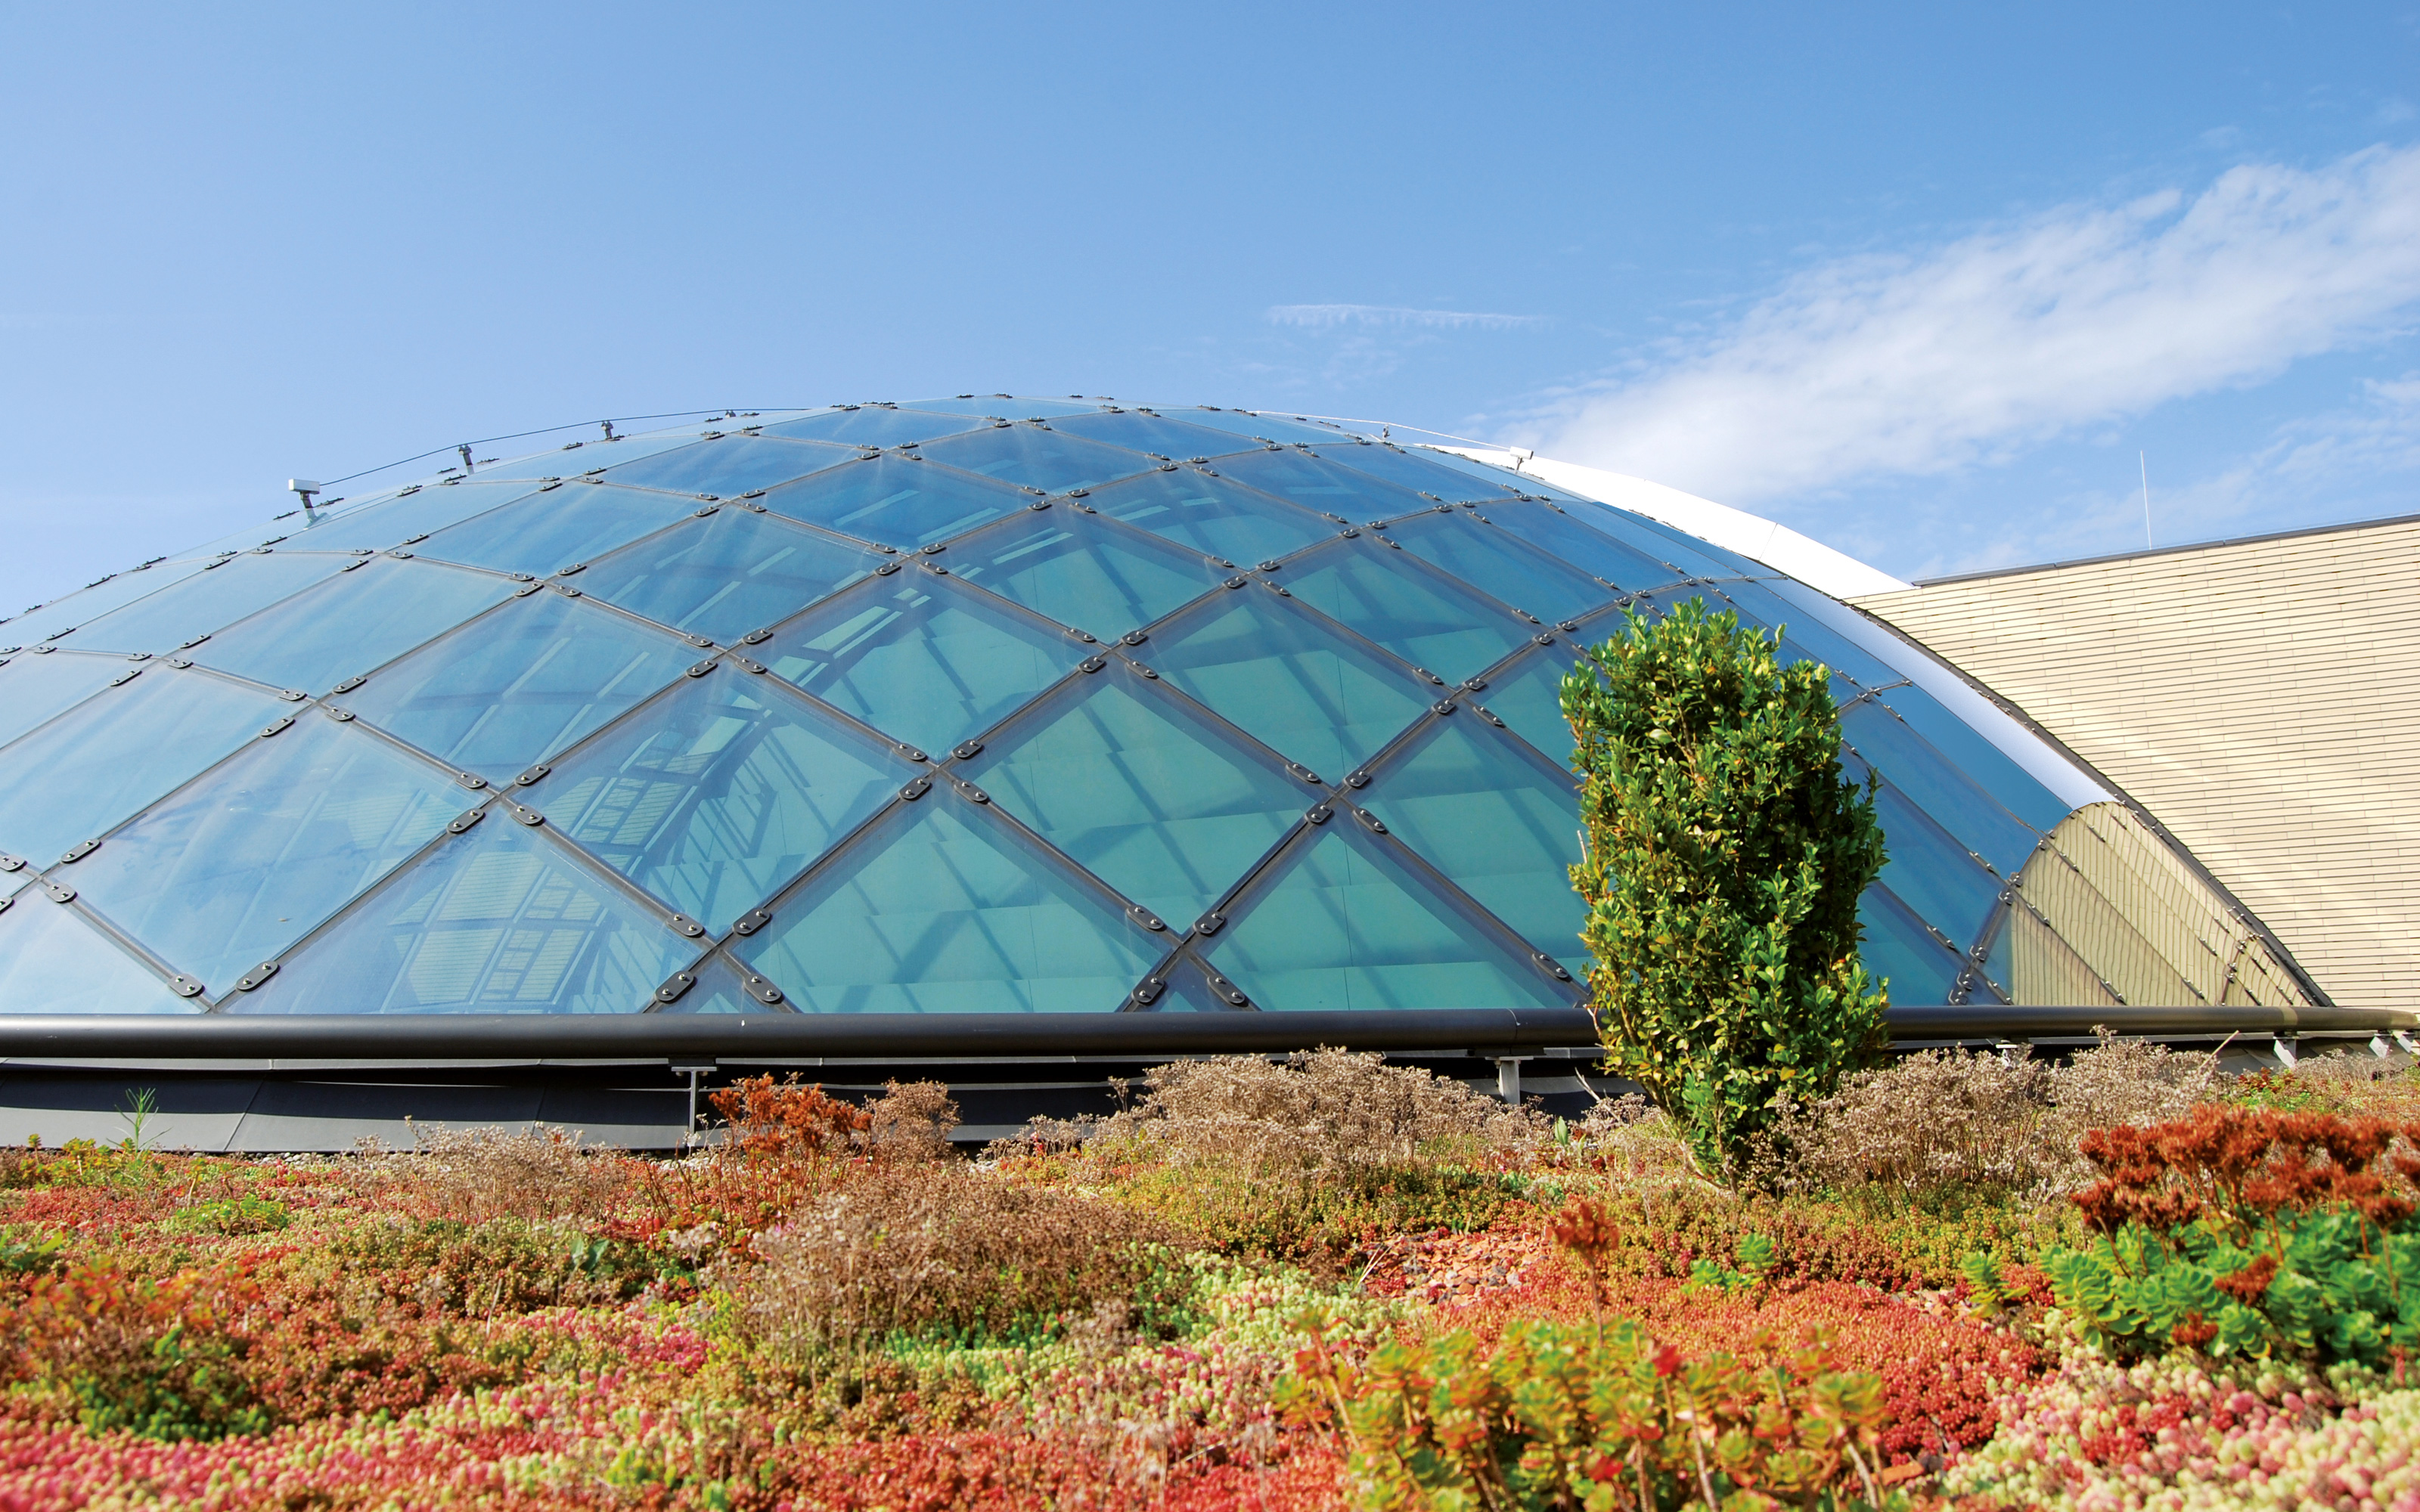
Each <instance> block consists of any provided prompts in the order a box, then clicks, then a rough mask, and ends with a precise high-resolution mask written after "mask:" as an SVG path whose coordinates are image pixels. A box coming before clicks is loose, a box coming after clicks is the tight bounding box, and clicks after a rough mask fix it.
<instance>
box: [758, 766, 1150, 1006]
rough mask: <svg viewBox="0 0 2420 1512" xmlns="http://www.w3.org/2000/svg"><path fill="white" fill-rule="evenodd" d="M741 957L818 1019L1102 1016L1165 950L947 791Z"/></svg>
mask: <svg viewBox="0 0 2420 1512" xmlns="http://www.w3.org/2000/svg"><path fill="white" fill-rule="evenodd" d="M859 843H860V845H861V847H862V850H861V852H860V853H859V856H853V857H852V859H853V860H855V862H856V864H855V865H854V866H853V867H849V868H845V869H835V871H836V873H839V874H835V875H832V876H830V877H818V878H816V879H815V880H814V882H812V883H811V884H810V885H809V886H808V887H806V888H804V889H802V890H801V891H800V892H799V894H797V895H796V896H793V897H790V898H785V899H783V901H782V903H781V904H780V905H779V906H778V907H777V908H776V909H775V910H774V914H773V922H772V923H771V924H770V925H768V926H767V927H766V928H765V929H763V930H761V931H760V932H758V933H754V934H752V935H749V936H747V937H746V938H744V939H742V940H740V941H739V942H738V943H737V945H736V946H734V947H733V949H735V950H736V952H737V954H738V956H739V957H740V959H741V960H743V961H745V962H746V963H747V964H749V965H751V966H753V967H754V968H755V969H756V970H758V971H760V972H762V973H763V974H765V975H766V976H768V977H769V978H771V979H772V980H774V981H775V982H776V983H778V984H779V985H780V986H781V988H782V990H783V992H785V993H787V994H788V995H789V996H790V999H791V1001H792V1002H794V1003H795V1004H796V1005H797V1006H798V1008H799V1011H801V1012H806V1013H1085V1012H1095V1013H1104V1012H1109V1011H1113V1010H1115V1009H1116V1008H1117V1007H1118V1005H1119V1004H1120V1003H1121V1002H1123V1001H1124V1000H1125V995H1126V994H1127V992H1128V991H1129V990H1131V989H1132V988H1133V986H1134V984H1135V983H1136V982H1137V981H1138V980H1140V979H1141V977H1142V975H1143V973H1144V972H1146V971H1148V970H1149V969H1150V968H1151V965H1152V963H1153V962H1155V961H1156V960H1157V959H1158V957H1159V955H1160V953H1161V951H1162V950H1163V949H1166V947H1167V945H1169V944H1171V943H1173V942H1172V941H1171V940H1170V938H1169V936H1168V935H1167V934H1166V933H1159V934H1151V933H1145V932H1144V931H1143V930H1141V929H1140V928H1138V927H1137V926H1135V925H1133V924H1131V923H1129V922H1128V921H1127V919H1126V918H1125V915H1124V914H1123V913H1122V912H1120V911H1119V910H1118V909H1117V908H1116V907H1115V906H1113V905H1112V904H1110V903H1109V902H1108V901H1107V900H1105V899H1102V898H1099V897H1097V896H1095V895H1094V894H1092V893H1090V892H1089V891H1087V890H1085V889H1084V888H1082V887H1079V886H1078V884H1076V883H1075V882H1073V881H1072V880H1070V879H1068V878H1066V877H1063V876H1062V875H1060V874H1059V872H1058V871H1057V869H1056V868H1054V867H1052V866H1051V865H1049V864H1048V863H1047V862H1046V861H1044V860H1042V859H1041V858H1039V857H1036V856H1029V855H1027V854H1025V852H1024V850H1023V848H1022V847H1021V846H1020V845H1019V844H1018V843H1017V842H1016V840H1015V839H1014V838H1013V837H1012V836H1011V835H1010V834H1009V833H1008V832H1007V831H1006V829H1005V828H1004V826H1002V825H1000V824H999V823H998V822H997V821H995V820H993V819H992V817H991V816H990V815H989V814H987V813H985V812H984V811H983V810H982V808H980V807H979V806H977V805H974V804H970V803H965V802H963V801H961V800H959V799H958V798H956V797H955V796H954V795H952V794H951V793H950V792H949V790H947V789H937V790H936V791H934V792H932V793H929V794H927V795H925V796H924V797H923V798H922V799H921V800H919V801H918V802H915V803H903V804H900V805H899V806H898V807H897V808H895V809H893V810H892V811H891V812H890V813H888V814H885V815H884V816H883V818H882V820H881V821H880V825H879V827H878V829H877V831H876V833H875V834H873V835H870V836H868V837H866V838H865V839H864V840H863V841H860V842H859Z"/></svg>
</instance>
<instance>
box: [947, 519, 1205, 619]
mask: <svg viewBox="0 0 2420 1512" xmlns="http://www.w3.org/2000/svg"><path fill="white" fill-rule="evenodd" d="M951 552H952V554H951V556H950V557H949V558H947V559H946V560H948V561H949V562H950V563H952V567H951V570H952V571H954V572H955V573H956V574H957V575H958V576H959V577H960V578H963V579H966V580H967V581H968V582H970V583H973V584H975V585H977V586H978V587H982V588H988V589H990V590H991V591H992V592H993V593H995V594H999V595H1000V596H1001V597H1002V598H1005V599H1007V600H1009V601H1010V602H1011V603H1016V604H1022V605H1023V606H1025V607H1026V608H1027V609H1032V610H1033V612H1035V613H1036V614H1039V615H1042V616H1043V617H1044V618H1046V619H1052V620H1056V621H1058V622H1059V623H1060V624H1062V625H1074V626H1076V627H1077V628H1078V629H1083V630H1090V631H1092V632H1093V634H1094V635H1096V636H1098V637H1100V638H1101V639H1102V640H1114V639H1115V638H1117V637H1118V636H1121V635H1124V634H1125V633H1126V632H1127V631H1128V630H1134V629H1140V628H1141V627H1142V626H1143V625H1149V624H1151V623H1152V622H1153V621H1155V620H1157V619H1158V618H1160V617H1161V616H1162V615H1164V614H1166V613H1168V612H1169V611H1170V610H1171V609H1175V608H1176V607H1177V606H1178V605H1180V604H1185V603H1188V602H1190V601H1191V600H1193V599H1196V598H1199V597H1201V596H1202V594H1205V593H1208V592H1209V591H1210V590H1212V589H1214V588H1216V587H1218V584H1219V583H1220V581H1221V580H1223V579H1222V574H1221V572H1220V571H1219V570H1218V569H1217V568H1214V567H1212V566H1211V565H1210V564H1209V563H1205V562H1203V561H1202V559H1201V558H1200V557H1198V556H1195V555H1193V554H1192V553H1191V552H1189V551H1181V550H1178V549H1177V548H1174V547H1171V546H1165V545H1162V544H1161V543H1160V542H1159V541H1158V540H1156V539H1155V538H1153V537H1151V536H1148V535H1137V534H1132V533H1129V532H1124V531H1118V530H1113V529H1110V528H1109V527H1106V526H1103V525H1101V524H1100V523H1099V522H1098V521H1096V520H1094V519H1093V518H1092V517H1089V516H1087V515H1085V514H1083V513H1082V512H1081V511H1079V510H1075V509H1069V508H1065V507H1063V506H1062V507H1056V508H1052V509H1049V510H1046V511H1044V512H1042V513H1040V514H1036V515H1029V516H1028V517H1026V518H1024V519H1022V520H1018V521H1016V522H1014V523H1012V524H1009V525H1004V526H1002V527H1001V528H1000V529H999V530H996V531H986V532H984V533H983V535H981V536H980V537H978V538H976V539H974V540H971V541H968V542H965V543H963V544H962V545H960V546H957V547H954V548H951Z"/></svg>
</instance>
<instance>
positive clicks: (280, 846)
mask: <svg viewBox="0 0 2420 1512" xmlns="http://www.w3.org/2000/svg"><path fill="white" fill-rule="evenodd" d="M467 806H468V797H467V795H465V794H464V793H463V791H462V790H461V789H460V788H458V787H456V786H455V785H454V784H453V783H452V782H450V781H448V780H447V779H446V777H445V774H444V773H443V772H442V771H439V770H437V769H436V768H434V767H431V766H429V765H427V764H425V763H422V762H418V761H415V760H413V759H412V758H411V757H409V756H406V755H404V754H402V753H401V752H399V751H396V750H395V749H393V748H390V747H389V746H388V745H387V744H386V743H385V742H383V741H380V740H379V739H377V738H376V737H374V736H371V735H367V734H365V733H361V732H360V731H359V730H357V729H354V728H351V727H349V726H347V725H342V724H339V723H337V722H336V721H334V720H333V719H326V718H321V717H318V716H316V715H315V716H313V717H307V718H304V719H302V720H300V721H298V722H297V723H296V724H295V726H294V727H293V728H292V729H291V730H288V731H287V733H284V734H282V735H280V736H278V737H276V738H275V739H271V740H256V741H254V742H252V743H251V745H250V747H249V748H246V749H244V750H242V751H240V753H238V755H237V756H236V757H235V758H234V759H233V760H232V761H229V762H227V763H225V764H224V765H222V766H220V767H219V768H218V769H217V770H215V771H212V772H210V773H209V774H208V775H207V776H205V777H203V778H202V779H200V780H199V781H197V782H194V783H193V784H191V785H190V786H188V787H186V788H185V789H184V790H183V791H182V792H180V793H178V794H177V795H175V796H174V797H171V798H169V799H168V800H166V801H165V802H163V803H160V804H156V805H154V806H153V807H152V809H151V810H150V811H149V812H147V813H146V814H144V815H143V817H142V818H140V819H138V820H136V821H135V822H134V823H133V824H131V825H127V826H126V827H125V828H124V829H122V830H120V831H118V832H117V833H116V834H115V835H112V836H111V837H109V841H108V842H107V843H105V844H104V845H102V846H101V849H99V850H98V851H95V852H93V853H92V854H91V855H90V856H87V857H85V859H84V860H82V861H79V862H77V863H76V865H75V866H74V868H73V869H72V870H73V872H74V878H75V884H76V887H77V889H78V890H79V891H80V892H82V893H83V895H84V897H85V902H86V903H89V904H90V905H91V906H92V907H93V908H95V909H96V910H98V911H99V912H100V913H101V914H102V915H103V916H104V917H106V918H108V919H109V920H110V921H111V922H112V923H114V924H116V926H117V927H118V928H119V929H122V930H124V931H125V932H126V933H129V934H131V935H132V936H133V937H134V938H136V939H138V940H140V941H142V942H143V944H144V946H145V948H146V949H149V950H150V951H151V953H152V954H153V955H155V956H158V957H159V958H160V959H161V960H163V961H165V962H167V963H169V964H171V965H173V966H175V967H176V968H177V969H178V971H181V972H183V973H185V974H186V975H187V976H190V977H193V978H194V979H196V980H200V981H201V982H203V983H205V984H206V985H207V986H208V987H209V991H210V993H211V995H214V996H215V995H218V994H220V993H223V992H225V991H226V990H227V989H228V988H229V987H231V986H233V985H234V983H235V980H236V979H237V978H238V977H240V976H242V975H243V974H244V972H246V971H248V970H250V969H251V968H252V967H253V966H255V965H256V964H259V963H261V962H263V961H266V960H268V959H269V958H270V957H271V956H274V955H276V954H277V953H278V952H279V951H281V950H283V949H286V948H287V946H289V945H291V944H293V943H294V942H295V941H296V940H298V939H300V938H302V935H303V934H305V933H308V932H309V931H310V930H311V928H312V927H313V926H315V925H317V924H318V922H319V921H320V920H321V919H322V918H326V917H327V916H328V915H329V914H331V913H333V912H334V910H335V909H336V908H337V907H338V906H339V905H340V904H342V903H344V901H345V900H346V899H348V898H350V897H352V896H353V895H354V894H355V893H357V892H359V891H361V890H362V889H363V888H364V887H367V886H369V885H370V884H371V883H373V882H375V881H377V880H378V879H379V878H380V877H382V876H384V875H385V874H386V873H387V872H390V871H392V870H394V869H395V868H396V866H397V865H399V864H400V863H401V862H403V861H404V860H405V859H407V858H408V857H410V856H411V854H412V853H413V852H414V851H417V850H418V849H419V848H420V847H421V846H422V845H425V844H427V842H428V841H430V840H432V839H434V838H435V837H436V836H437V834H438V833H439V832H440V831H442V829H443V828H444V827H445V822H446V821H447V820H448V819H451V818H453V817H454V815H455V814H457V813H458V812H460V811H461V810H463V809H464V808H465V807H467Z"/></svg>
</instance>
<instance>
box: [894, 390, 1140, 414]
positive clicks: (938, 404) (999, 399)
mask: <svg viewBox="0 0 2420 1512" xmlns="http://www.w3.org/2000/svg"><path fill="white" fill-rule="evenodd" d="M905 408H907V409H929V410H931V411H932V412H933V413H935V414H937V415H983V416H987V417H989V418H992V419H997V420H1032V419H1037V418H1038V419H1044V420H1054V419H1056V418H1058V417H1059V416H1061V415H1089V414H1093V413H1095V412H1097V411H1098V410H1099V409H1100V408H1101V406H1100V402H1099V401H1098V400H1092V399H1022V398H1017V397H1016V396H1015V395H1012V394H1006V393H977V394H971V395H969V396H968V397H966V398H963V399H910V400H907V403H906V405H905Z"/></svg>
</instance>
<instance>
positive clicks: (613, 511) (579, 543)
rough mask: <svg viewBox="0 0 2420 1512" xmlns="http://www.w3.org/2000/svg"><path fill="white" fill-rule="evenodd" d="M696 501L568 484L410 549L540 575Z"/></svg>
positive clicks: (586, 557) (657, 526)
mask: <svg viewBox="0 0 2420 1512" xmlns="http://www.w3.org/2000/svg"><path fill="white" fill-rule="evenodd" d="M696 507H697V501H695V500H693V499H682V498H677V497H675V496H673V495H670V494H659V493H641V492H640V491H639V490H637V489H635V488H606V487H600V486H595V485H592V484H584V483H568V484H565V485H564V486H562V487H560V488H555V489H551V490H550V491H548V492H545V493H536V494H532V495H530V496H529V497H528V498H526V499H523V500H521V501H520V502H519V503H515V504H508V505H506V506H505V507H504V508H503V509H498V510H492V511H490V512H489V513H488V514H485V515H482V516H480V517H478V518H477V519H472V520H465V521H463V522H462V523H461V524H459V525H457V526H455V527H454V528H453V529H451V530H445V531H440V532H437V533H436V534H435V535H432V536H430V537H429V538H428V539H427V541H426V542H425V543H423V544H422V545H420V546H416V547H414V548H412V549H413V550H415V551H417V552H419V553H420V554H421V555H422V556H425V557H431V558H434V559H435V560H437V561H439V562H466V563H470V564H471V565H472V566H474V567H490V568H493V569H494V570H496V571H498V572H526V573H528V574H530V575H531V576H533V577H537V578H543V577H545V576H546V575H547V574H549V573H551V572H554V571H556V570H557V569H559V568H563V567H567V566H570V565H571V564H572V563H576V562H593V561H595V560H596V559H597V558H598V557H601V556H603V555H604V554H605V553H606V552H608V551H611V550H613V548H615V547H617V546H625V545H628V543H629V542H632V541H635V540H637V539H638V538H639V537H640V536H642V535H645V534H646V533H648V532H651V531H659V530H661V529H663V528H664V527H665V526H667V525H670V524H671V523H672V522H673V521H675V520H676V519H679V518H680V517H682V516H684V515H687V514H688V513H689V512H690V511H691V510H693V509H695V508H696Z"/></svg>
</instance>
